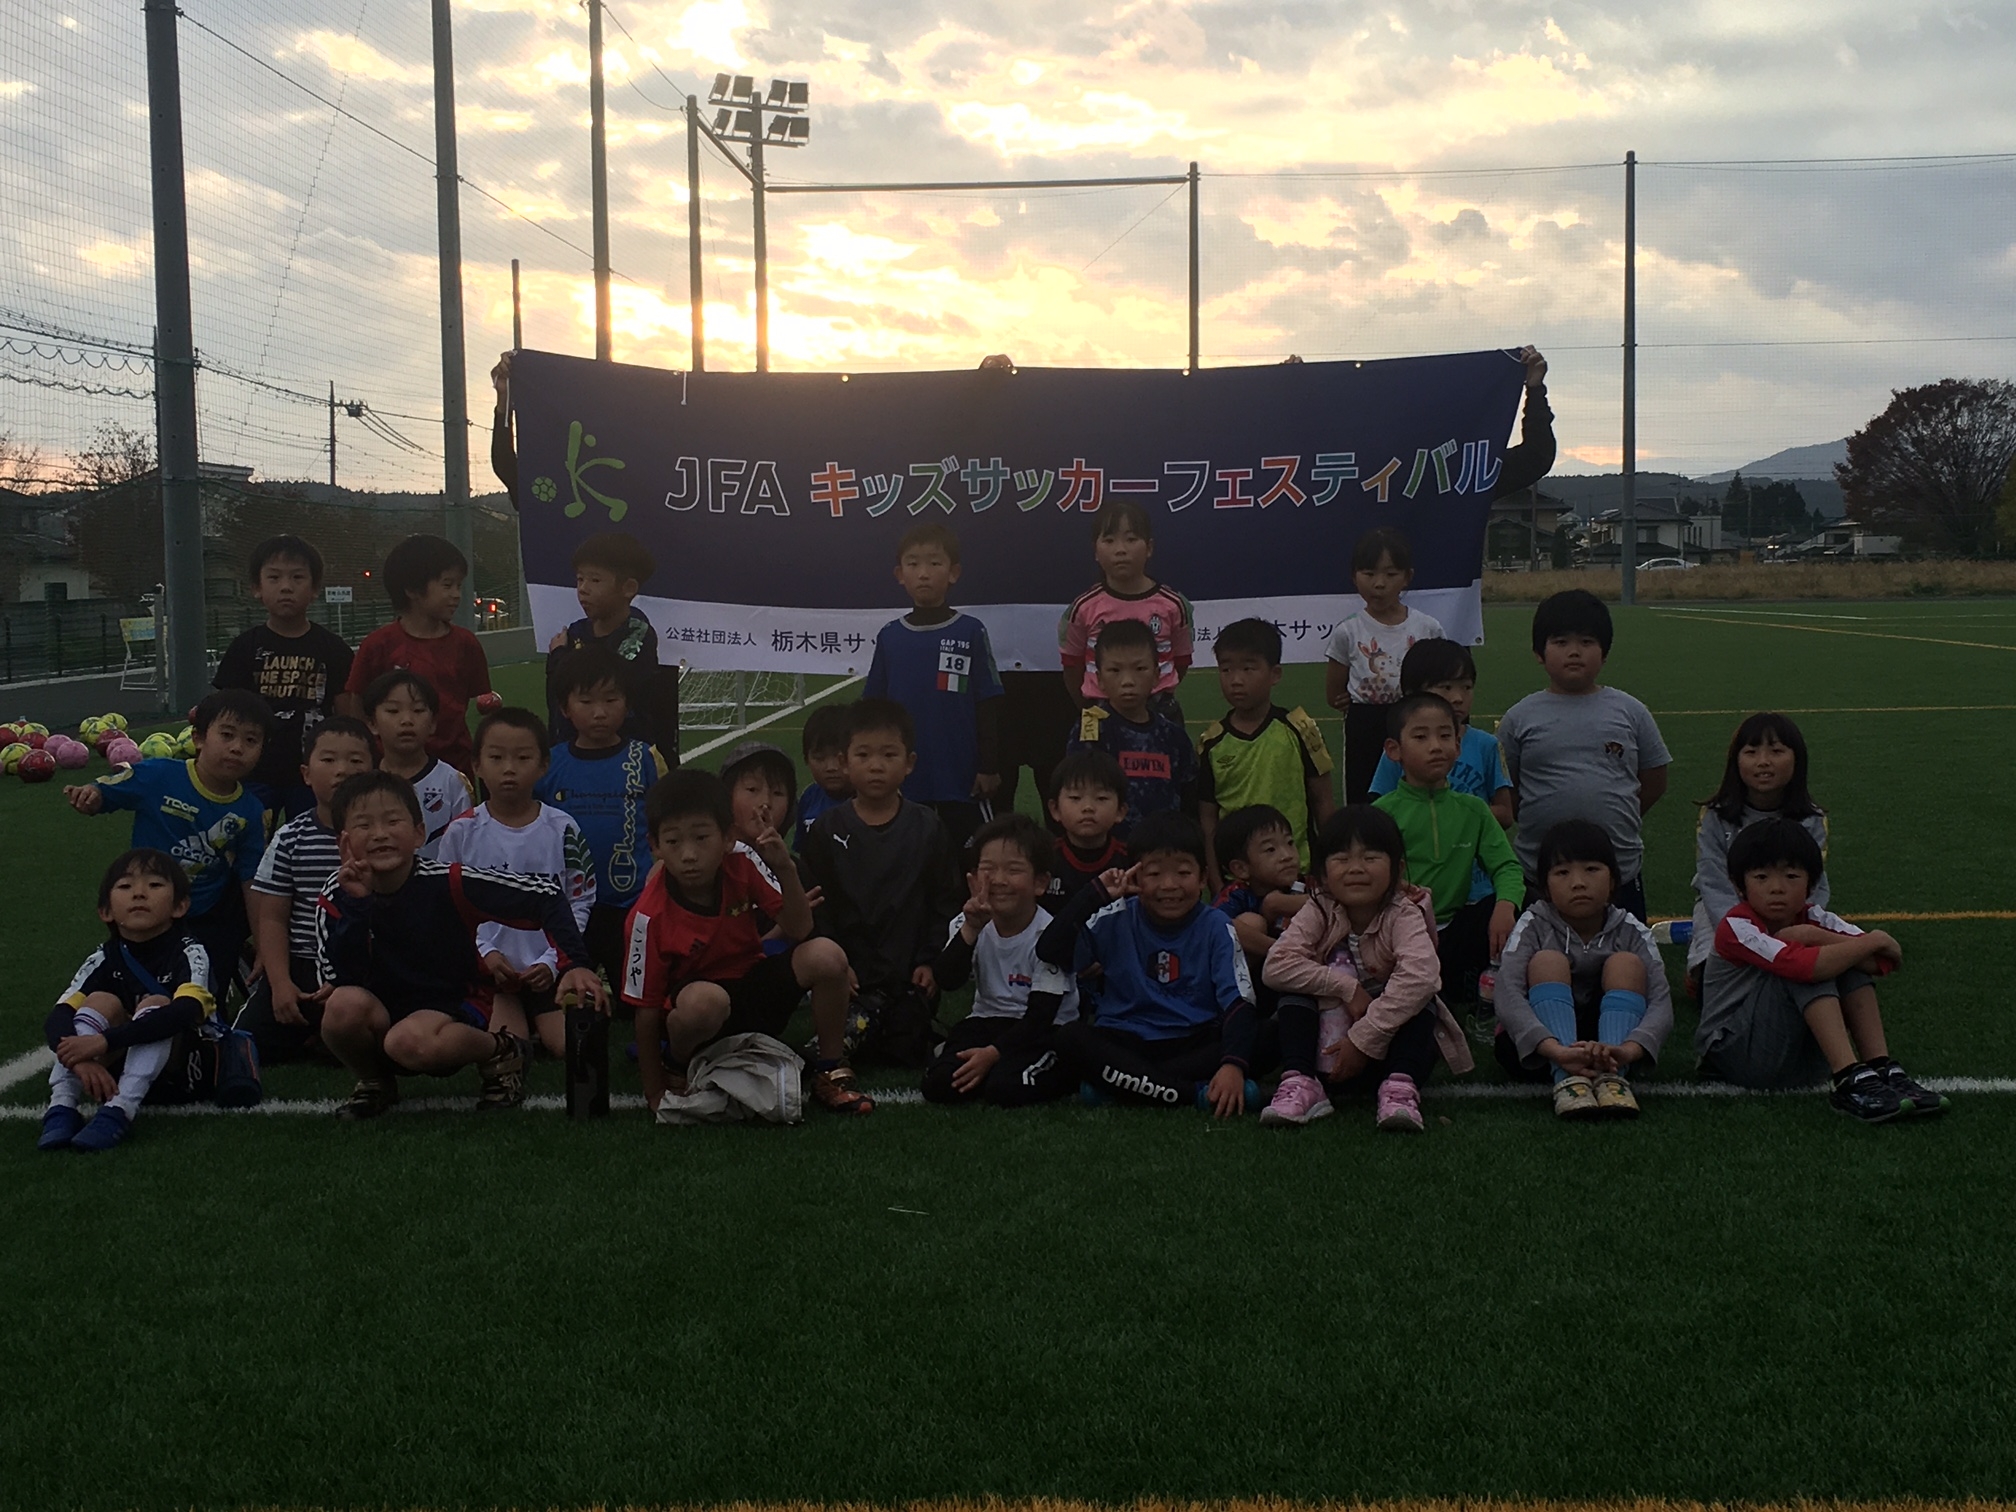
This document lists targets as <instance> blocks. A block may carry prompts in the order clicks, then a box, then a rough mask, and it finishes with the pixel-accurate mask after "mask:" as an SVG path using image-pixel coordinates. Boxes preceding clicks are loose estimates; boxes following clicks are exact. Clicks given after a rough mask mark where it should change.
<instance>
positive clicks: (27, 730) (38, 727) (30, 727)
mask: <svg viewBox="0 0 2016 1512" xmlns="http://www.w3.org/2000/svg"><path fill="white" fill-rule="evenodd" d="M21 730H22V733H23V737H24V738H25V737H26V736H28V735H40V736H43V737H44V738H45V739H46V738H47V737H48V734H49V726H47V725H45V724H23V725H22V726H21ZM36 749H37V750H38V751H39V750H40V749H41V747H40V746H37V747H36Z"/></svg>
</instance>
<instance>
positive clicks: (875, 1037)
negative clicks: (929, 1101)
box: [803, 698, 965, 1076]
mask: <svg viewBox="0 0 2016 1512" xmlns="http://www.w3.org/2000/svg"><path fill="white" fill-rule="evenodd" d="M848 728H849V735H848V739H847V780H848V782H849V783H850V784H852V786H853V788H854V796H853V797H851V798H849V799H848V800H847V801H846V802H845V803H842V804H840V805H839V806H838V807H837V808H834V809H831V810H829V811H828V812H827V813H826V814H824V815H823V816H821V818H820V820H819V822H818V823H817V824H815V825H813V826H812V834H811V838H809V839H808V840H807V841H806V842H805V853H804V858H803V860H804V867H805V872H806V876H807V877H808V879H809V880H810V881H811V882H812V884H813V885H814V886H816V887H821V888H824V889H825V896H824V901H823V902H821V903H820V905H819V932H820V933H821V934H822V935H826V936H828V937H830V938H832V939H834V940H837V941H838V942H839V944H840V946H841V948H842V949H843V950H845V951H846V953H847V962H848V964H849V965H850V966H852V967H853V968H854V974H855V977H856V979H857V981H858V983H859V991H858V993H857V996H856V999H855V1003H854V1023H853V1024H852V1025H851V1026H850V1027H851V1029H852V1032H853V1033H854V1034H855V1035H856V1036H858V1037H859V1040H860V1041H861V1042H863V1043H870V1044H875V1045H876V1047H877V1048H878V1049H880V1050H881V1052H882V1053H883V1054H885V1055H887V1056H888V1057H889V1058H890V1059H892V1060H894V1061H896V1062H897V1063H898V1064H908V1065H911V1066H914V1067H922V1066H923V1065H924V1063H925V1062H926V1061H927V1060H928V1059H929V1058H930V1051H931V1046H932V1044H933V1042H934V1035H935V1032H936V1028H937V1026H936V1023H935V1016H936V1001H937V997H938V983H937V978H936V976H935V975H934V973H933V970H932V968H933V966H934V965H935V964H936V962H937V960H938V951H939V948H940V947H941V946H942V944H943V943H944V940H945V931H946V926H947V924H948V923H949V922H950V920H951V918H952V916H953V915H954V914H955V913H957V912H958V911H959V905H960V903H961V901H962V900H963V899H964V896H965V895H964V893H963V892H962V891H961V883H960V878H959V864H958V858H957V854H956V853H955V852H954V850H953V848H952V838H951V836H950V835H948V834H947V833H946V830H945V826H944V824H943V823H942V822H941V821H940V820H939V818H938V816H937V814H936V813H934V812H933V811H932V810H931V809H930V808H929V807H928V806H927V805H925V804H921V803H915V802H912V801H911V800H910V799H908V798H905V797H904V796H903V779H904V778H906V777H908V776H909V775H910V771H911V768H912V767H914V766H915V765H916V762H917V756H916V751H915V749H914V743H915V740H916V734H915V731H914V728H913V727H912V725H911V723H910V715H909V712H908V711H907V710H905V709H904V707H903V706H902V705H901V704H899V703H895V702H893V701H891V700H889V699H882V698H864V699H862V700H861V701H860V702H859V703H857V704H855V705H854V709H853V714H852V717H851V719H850V721H849V725H848ZM829 1058H830V1057H828V1056H827V1054H826V1052H825V1051H824V1050H823V1048H822V1050H821V1055H820V1069H821V1070H822V1071H824V1072H828V1073H836V1074H837V1073H839V1072H844V1071H846V1066H845V1064H844V1062H839V1063H836V1064H835V1065H832V1066H829V1065H827V1064H826V1062H827V1060H828V1059H829ZM847 1074H848V1075H850V1076H851V1074H852V1073H851V1072H848V1073H847Z"/></svg>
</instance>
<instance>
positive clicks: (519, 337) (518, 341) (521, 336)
mask: <svg viewBox="0 0 2016 1512" xmlns="http://www.w3.org/2000/svg"><path fill="white" fill-rule="evenodd" d="M524 345H525V307H524V305H523V304H521V303H520V302H519V299H518V259H517V258H515V257H514V258H512V259H511V350H512V351H514V352H515V351H517V350H518V349H519V348H520V347H522V346H524Z"/></svg>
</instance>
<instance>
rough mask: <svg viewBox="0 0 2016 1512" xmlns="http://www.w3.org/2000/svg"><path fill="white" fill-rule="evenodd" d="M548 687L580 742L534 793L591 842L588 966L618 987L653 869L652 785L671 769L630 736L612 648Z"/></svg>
mask: <svg viewBox="0 0 2016 1512" xmlns="http://www.w3.org/2000/svg"><path fill="white" fill-rule="evenodd" d="M547 686H548V688H549V689H551V688H554V687H557V688H558V689H559V691H560V707H561V708H562V709H563V710H564V711H565V712H566V715H567V722H568V724H569V725H571V726H572V727H573V730H574V738H573V739H572V740H570V741H568V742H567V743H566V744H565V745H556V746H554V747H553V748H552V750H551V751H549V752H548V753H547V761H546V775H545V776H543V777H541V778H540V779H539V781H538V784H537V786H535V787H534V789H533V792H534V793H535V795H536V796H537V797H538V798H539V800H540V801H541V802H542V803H550V804H552V805H554V806H555V807H557V808H560V809H564V810H565V811H566V812H567V815H568V817H569V818H571V819H572V820H573V821H574V823H575V824H576V825H577V826H579V828H580V831H581V836H582V838H583V839H584V840H586V841H587V842H588V854H589V855H591V856H592V857H594V859H595V901H594V903H593V904H592V906H590V908H589V910H588V922H587V923H586V924H585V925H583V926H582V929H581V936H582V938H583V939H585V940H586V941H587V942H588V958H589V959H590V960H591V961H593V962H594V963H595V965H597V966H599V967H600V968H601V969H602V970H603V971H604V972H606V973H607V974H608V977H609V980H610V981H612V982H617V981H621V980H622V978H623V953H624V934H623V920H624V918H625V916H626V915H628V914H629V912H630V905H631V904H632V903H634V902H636V901H637V895H638V893H640V892H642V891H643V890H644V874H645V873H646V872H647V871H649V870H650V868H651V839H650V830H649V827H648V826H647V825H646V824H645V822H644V806H645V802H646V800H647V799H648V798H649V796H650V793H651V786H652V784H653V783H655V782H657V781H658V780H659V779H660V778H662V777H663V776H664V775H665V761H664V758H663V757H662V756H660V755H659V754H658V752H656V751H655V750H653V749H652V748H651V746H650V745H649V744H647V743H646V742H645V741H643V740H641V739H639V738H637V737H635V736H629V737H626V736H625V735H624V734H623V729H624V725H625V722H626V720H627V717H628V709H629V700H628V698H627V697H626V695H625V694H624V692H623V680H622V673H621V668H620V665H619V664H618V662H617V660H616V657H615V655H614V653H612V652H611V651H610V650H609V649H608V648H607V647H605V646H584V647H582V648H581V649H580V650H578V651H576V652H574V653H573V654H572V655H571V656H569V657H568V658H567V660H566V663H565V665H563V666H562V667H561V669H560V672H559V675H558V677H557V678H554V679H552V680H550V681H549V682H548V684H547Z"/></svg>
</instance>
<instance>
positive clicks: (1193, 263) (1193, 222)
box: [1190, 163, 1197, 373]
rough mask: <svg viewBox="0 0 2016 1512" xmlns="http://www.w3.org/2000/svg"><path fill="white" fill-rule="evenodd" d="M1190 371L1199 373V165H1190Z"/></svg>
mask: <svg viewBox="0 0 2016 1512" xmlns="http://www.w3.org/2000/svg"><path fill="white" fill-rule="evenodd" d="M1190 371H1191V372H1193V373H1194V372H1196V371H1197V165H1196V164H1195V163H1192V164H1191V165H1190Z"/></svg>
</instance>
